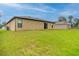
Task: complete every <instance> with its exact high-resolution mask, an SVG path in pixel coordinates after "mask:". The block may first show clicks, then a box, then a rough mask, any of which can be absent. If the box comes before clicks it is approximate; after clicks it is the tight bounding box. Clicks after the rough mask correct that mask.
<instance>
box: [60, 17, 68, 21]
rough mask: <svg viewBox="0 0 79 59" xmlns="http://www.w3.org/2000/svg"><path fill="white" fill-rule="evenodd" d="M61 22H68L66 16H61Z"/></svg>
mask: <svg viewBox="0 0 79 59" xmlns="http://www.w3.org/2000/svg"><path fill="white" fill-rule="evenodd" d="M59 21H67V20H66V18H65V17H64V16H60V17H59Z"/></svg>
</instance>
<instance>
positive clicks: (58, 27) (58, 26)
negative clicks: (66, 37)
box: [53, 24, 68, 29]
mask: <svg viewBox="0 0 79 59" xmlns="http://www.w3.org/2000/svg"><path fill="white" fill-rule="evenodd" d="M53 28H54V29H68V25H66V24H62V25H58V24H54V26H53Z"/></svg>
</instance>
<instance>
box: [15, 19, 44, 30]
mask: <svg viewBox="0 0 79 59" xmlns="http://www.w3.org/2000/svg"><path fill="white" fill-rule="evenodd" d="M16 23H17V22H16ZM16 26H17V24H16ZM42 29H44V23H43V22H39V21H32V20H23V26H22V28H17V27H16V30H42Z"/></svg>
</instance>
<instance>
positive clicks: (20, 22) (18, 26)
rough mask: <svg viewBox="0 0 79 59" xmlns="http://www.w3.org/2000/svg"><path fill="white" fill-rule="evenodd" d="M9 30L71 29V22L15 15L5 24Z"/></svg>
mask: <svg viewBox="0 0 79 59" xmlns="http://www.w3.org/2000/svg"><path fill="white" fill-rule="evenodd" d="M5 27H6V29H7V30H12V31H18V30H44V29H69V28H71V27H70V24H69V23H68V22H66V21H62V22H51V21H46V20H40V19H37V18H31V17H19V16H15V17H13V18H12V19H11V20H9V21H8V22H7V23H6V25H5Z"/></svg>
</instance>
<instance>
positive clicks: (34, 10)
mask: <svg viewBox="0 0 79 59" xmlns="http://www.w3.org/2000/svg"><path fill="white" fill-rule="evenodd" d="M0 14H1V15H2V17H0V19H1V21H2V22H5V21H8V20H10V19H11V18H12V17H13V16H31V17H35V18H40V19H45V20H48V21H57V20H58V17H59V16H65V17H68V16H69V15H73V16H74V17H79V4H77V3H76V4H72V3H70V4H68V3H60V4H59V3H49V4H47V3H37V4H35V3H14V4H10V3H9V4H8V3H3V4H0Z"/></svg>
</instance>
